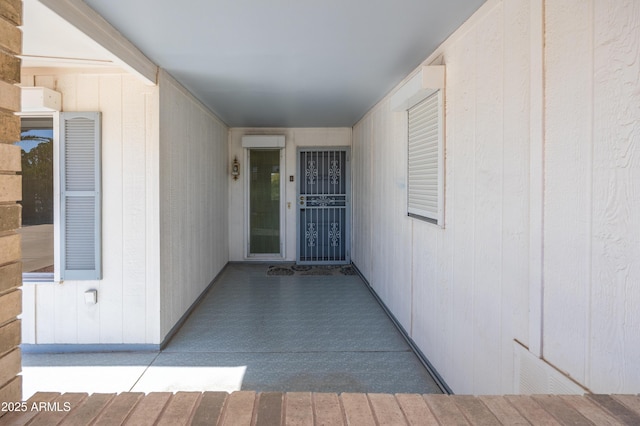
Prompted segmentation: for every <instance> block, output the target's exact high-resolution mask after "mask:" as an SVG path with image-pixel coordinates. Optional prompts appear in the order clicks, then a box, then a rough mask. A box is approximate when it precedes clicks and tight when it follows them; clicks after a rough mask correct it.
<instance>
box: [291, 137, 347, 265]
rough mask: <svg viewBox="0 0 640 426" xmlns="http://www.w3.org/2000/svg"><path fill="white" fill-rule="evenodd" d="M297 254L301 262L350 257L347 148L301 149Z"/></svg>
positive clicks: (328, 261) (343, 261) (339, 260)
mask: <svg viewBox="0 0 640 426" xmlns="http://www.w3.org/2000/svg"><path fill="white" fill-rule="evenodd" d="M298 155H299V157H298V171H299V179H298V198H297V204H298V256H297V261H298V263H300V264H347V263H349V262H350V261H351V259H350V253H349V243H350V238H349V237H350V223H349V219H350V214H349V213H350V212H349V195H350V193H349V192H350V191H349V189H350V182H349V167H348V164H349V152H348V148H331V149H300V150H299V154H298Z"/></svg>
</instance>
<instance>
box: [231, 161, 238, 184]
mask: <svg viewBox="0 0 640 426" xmlns="http://www.w3.org/2000/svg"><path fill="white" fill-rule="evenodd" d="M231 176H233V180H238V176H240V162H239V161H238V157H235V158H234V159H233V163H231Z"/></svg>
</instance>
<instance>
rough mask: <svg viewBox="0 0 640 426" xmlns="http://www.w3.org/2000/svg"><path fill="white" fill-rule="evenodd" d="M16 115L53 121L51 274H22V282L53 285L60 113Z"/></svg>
mask: <svg viewBox="0 0 640 426" xmlns="http://www.w3.org/2000/svg"><path fill="white" fill-rule="evenodd" d="M16 115H18V116H19V117H20V120H21V121H22V119H23V118H42V117H51V119H52V120H53V272H23V273H22V282H23V283H55V282H59V281H60V249H59V247H60V112H59V111H46V112H18V113H16ZM20 127H21V128H22V122H21V123H20ZM20 227H22V223H20Z"/></svg>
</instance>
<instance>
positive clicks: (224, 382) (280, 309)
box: [23, 264, 441, 399]
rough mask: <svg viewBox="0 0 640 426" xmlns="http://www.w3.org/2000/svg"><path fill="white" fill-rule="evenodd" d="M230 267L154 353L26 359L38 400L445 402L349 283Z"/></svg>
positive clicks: (358, 287)
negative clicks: (338, 396)
mask: <svg viewBox="0 0 640 426" xmlns="http://www.w3.org/2000/svg"><path fill="white" fill-rule="evenodd" d="M267 268H268V265H265V264H229V265H228V266H227V267H226V269H225V270H224V271H223V273H222V274H221V275H220V277H219V278H218V280H217V282H216V283H215V284H214V286H213V287H212V288H211V290H210V291H209V292H208V293H207V294H206V296H205V297H204V299H203V300H202V302H201V303H200V304H199V305H198V307H197V308H196V309H195V310H194V311H193V313H192V314H191V316H190V317H189V318H188V320H187V321H186V322H185V323H184V325H183V326H182V328H181V329H180V330H179V331H178V333H177V334H176V335H175V336H174V338H173V339H172V340H171V342H170V343H169V344H168V345H167V347H166V348H165V349H164V350H162V351H160V352H115V353H63V354H34V353H25V354H24V355H23V383H24V385H23V388H24V399H27V398H29V397H30V396H32V395H33V394H34V393H35V392H45V391H48V392H88V393H94V392H107V393H120V392H129V391H131V392H145V393H147V392H163V391H166V392H177V391H198V392H202V391H225V392H233V391H238V390H250V391H257V392H270V391H271V392H273V391H276V392H335V393H341V392H362V393H389V394H394V393H414V394H428V393H441V391H440V389H439V387H438V386H437V384H436V383H435V381H434V380H433V379H432V378H431V376H430V375H429V373H428V372H427V371H426V369H425V368H424V367H423V366H422V364H421V363H420V362H419V360H418V358H417V357H416V356H415V354H414V353H413V352H411V350H410V348H409V346H408V345H407V343H406V342H405V341H404V339H403V337H402V336H401V334H400V333H399V332H398V330H397V329H396V328H395V326H394V325H393V323H392V322H391V321H390V319H389V318H388V317H387V316H386V314H385V313H384V311H383V309H382V308H381V307H380V306H379V305H378V303H377V302H376V301H375V299H374V298H373V296H372V295H371V294H370V292H369V290H368V289H367V288H366V285H365V284H364V283H363V282H362V280H361V279H360V278H359V277H358V276H355V275H351V276H349V275H340V276H267V275H266V271H267Z"/></svg>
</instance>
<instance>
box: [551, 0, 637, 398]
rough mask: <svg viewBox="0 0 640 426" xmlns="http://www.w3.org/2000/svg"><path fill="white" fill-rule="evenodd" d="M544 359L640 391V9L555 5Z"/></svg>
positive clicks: (601, 387) (613, 2) (599, 383)
mask: <svg viewBox="0 0 640 426" xmlns="http://www.w3.org/2000/svg"><path fill="white" fill-rule="evenodd" d="M546 45H547V49H546V56H545V63H546V86H547V91H546V103H547V110H546V135H545V137H546V148H545V149H546V153H547V154H546V158H545V176H546V182H545V188H546V190H545V198H546V203H545V216H544V223H545V233H544V239H545V250H544V254H545V257H544V277H545V294H544V302H545V303H544V355H545V357H546V358H547V359H548V360H549V361H550V362H551V363H552V364H554V365H556V366H557V367H558V368H560V369H561V370H563V371H565V372H567V373H569V374H570V375H571V376H572V377H574V378H575V379H576V380H577V381H579V382H580V383H583V384H584V385H585V386H587V387H588V388H590V389H592V390H594V391H596V392H603V393H609V392H611V393H627V392H629V393H637V392H639V391H640V356H639V355H638V354H640V332H639V330H640V309H639V307H640V285H639V283H640V215H639V214H638V211H640V147H639V146H638V143H639V142H640V90H638V87H639V84H638V76H639V75H640V4H639V3H638V2H636V1H617V0H602V1H601V0H590V1H581V0H580V1H579V0H572V1H560V0H556V1H548V2H547V4H546Z"/></svg>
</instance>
